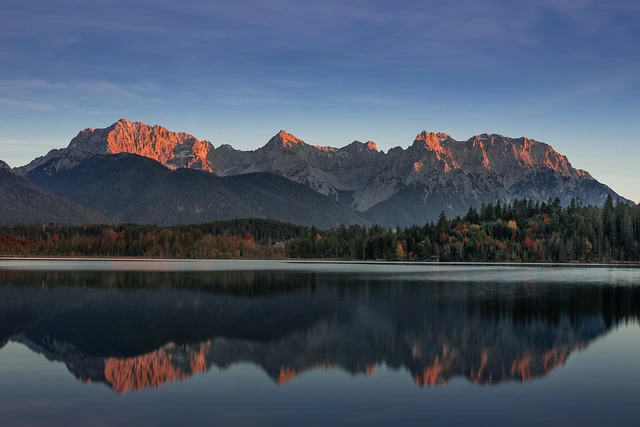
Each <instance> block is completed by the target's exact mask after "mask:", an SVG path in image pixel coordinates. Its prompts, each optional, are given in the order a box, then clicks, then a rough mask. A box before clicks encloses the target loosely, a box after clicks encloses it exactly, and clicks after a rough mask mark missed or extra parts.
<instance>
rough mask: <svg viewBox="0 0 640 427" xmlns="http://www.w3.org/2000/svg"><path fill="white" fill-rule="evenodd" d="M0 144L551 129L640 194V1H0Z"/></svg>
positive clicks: (626, 189)
mask: <svg viewBox="0 0 640 427" xmlns="http://www.w3.org/2000/svg"><path fill="white" fill-rule="evenodd" d="M0 64H2V66H1V67H0V159H2V160H5V161H6V162H7V163H9V164H10V165H12V166H18V165H21V164H24V163H26V162H28V161H29V160H31V159H33V158H34V157H36V156H39V155H43V154H45V153H46V152H47V151H48V150H49V149H51V148H57V147H62V146H66V145H67V144H68V142H69V140H70V139H71V138H72V137H73V136H75V134H76V133H77V132H78V131H79V130H81V129H83V128H86V127H105V126H108V125H109V124H111V123H113V122H114V121H116V120H117V119H119V118H121V117H127V118H128V119H130V120H135V121H144V122H146V123H149V124H161V125H163V126H166V127H168V128H170V129H172V130H179V131H187V132H190V133H192V134H194V135H195V136H197V137H198V138H201V139H208V140H210V141H212V143H213V144H214V145H215V146H218V145H220V144H223V143H226V144H231V145H233V146H234V147H236V148H240V149H254V148H257V147H258V146H261V145H263V144H264V143H265V142H266V141H267V140H268V139H269V138H270V137H271V136H272V135H273V134H275V133H276V132H277V131H278V130H280V129H286V130H287V131H289V132H292V133H294V134H295V135H296V136H298V137H300V138H302V139H304V140H305V141H307V142H308V143H312V144H316V145H333V146H343V145H346V144H348V143H349V142H351V141H353V140H355V139H358V140H362V141H366V140H373V141H376V142H377V143H378V146H379V148H381V149H384V150H387V149H389V148H391V147H394V146H398V145H400V146H403V147H406V146H408V145H410V144H411V142H412V141H413V138H414V136H415V135H416V134H417V133H418V132H420V131H421V130H423V129H426V130H429V131H442V132H447V133H449V134H451V135H452V136H453V137H454V138H456V139H467V138H469V137H471V136H472V135H474V134H478V133H482V132H496V133H501V134H504V135H508V136H513V137H518V136H528V137H530V138H533V139H537V140H541V141H545V142H547V143H549V144H551V145H552V146H554V147H555V148H556V149H557V150H558V151H559V152H561V153H562V154H565V155H567V156H568V157H569V159H570V160H571V162H572V163H573V165H574V166H576V167H580V168H583V169H586V170H588V171H590V172H591V173H592V174H593V175H594V176H595V177H596V178H597V179H599V180H601V181H602V182H605V183H606V184H608V185H610V186H611V187H613V189H614V190H616V191H618V192H619V193H621V194H622V195H624V196H626V197H629V198H631V199H633V200H636V201H640V185H639V184H638V183H640V168H639V167H638V159H640V138H639V135H640V1H636V0H627V1H616V0H610V1H599V0H527V1H516V0H496V1H485V0H458V1H446V2H445V1H425V0H423V1H395V2H390V1H377V0H370V1H360V0H342V1H322V0H315V1H308V2H305V1H292V0H270V1H253V0H235V1H233V2H228V1H205V0H182V1H173V0H127V1H123V0H19V1H17V0H3V1H2V3H0Z"/></svg>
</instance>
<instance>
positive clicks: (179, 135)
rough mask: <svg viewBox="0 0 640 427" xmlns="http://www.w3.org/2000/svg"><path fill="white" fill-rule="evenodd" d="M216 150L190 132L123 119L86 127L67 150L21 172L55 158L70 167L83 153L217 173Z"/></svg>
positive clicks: (62, 164) (63, 165) (26, 167)
mask: <svg viewBox="0 0 640 427" xmlns="http://www.w3.org/2000/svg"><path fill="white" fill-rule="evenodd" d="M212 151H213V145H212V144H211V143H210V142H209V141H204V140H202V141H201V140H199V139H197V138H196V137H194V136H193V135H190V134H188V133H186V132H172V131H170V130H168V129H167V128H164V127H162V126H159V125H154V126H150V125H147V124H145V123H142V122H132V121H130V120H128V119H126V118H122V119H120V120H118V121H117V122H115V123H113V124H112V125H110V126H108V127H106V128H102V129H94V128H86V129H84V130H82V131H80V132H79V133H78V135H77V136H76V137H75V138H73V139H72V140H71V142H70V143H69V146H68V147H67V148H65V149H60V150H52V151H50V152H49V153H48V154H47V155H46V156H43V157H40V158H38V159H36V160H34V161H33V162H31V163H29V164H28V165H27V166H25V167H23V168H20V172H22V173H28V172H29V171H30V170H32V169H34V168H36V167H38V166H40V165H42V164H44V163H46V162H48V161H50V160H52V159H59V161H58V162H57V163H59V164H58V166H57V167H62V168H69V167H72V166H73V164H72V163H70V162H65V161H64V160H69V159H70V158H71V157H76V158H77V157H79V154H78V153H82V154H83V156H84V157H87V156H90V155H96V154H119V153H130V154H138V155H140V156H144V157H148V158H150V159H153V160H156V161H158V162H160V163H162V164H163V165H165V166H167V167H168V168H171V169H177V168H192V169H199V170H203V171H207V172H213V167H212V165H211V161H210V159H209V157H210V153H211V152H212Z"/></svg>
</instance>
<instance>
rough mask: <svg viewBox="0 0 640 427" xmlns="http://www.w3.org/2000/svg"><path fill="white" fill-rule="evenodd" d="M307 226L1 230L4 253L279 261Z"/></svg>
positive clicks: (235, 223) (258, 223)
mask: <svg viewBox="0 0 640 427" xmlns="http://www.w3.org/2000/svg"><path fill="white" fill-rule="evenodd" d="M307 230H308V229H307V228H306V227H300V226H297V225H293V224H288V223H282V222H278V221H273V220H264V219H237V220H232V221H220V222H214V223H209V224H201V225H188V226H177V227H157V226H149V225H134V224H122V225H113V226H112V225H87V226H74V227H59V226H53V225H24V226H15V227H11V228H9V227H3V228H0V254H3V255H20V256H30V255H39V256H80V257H83V256H92V257H115V256H119V257H128V256H130V257H149V258H273V257H283V256H284V255H285V252H284V247H285V244H284V242H285V241H287V240H289V239H292V238H296V237H298V236H302V235H304V234H305V233H306V232H307Z"/></svg>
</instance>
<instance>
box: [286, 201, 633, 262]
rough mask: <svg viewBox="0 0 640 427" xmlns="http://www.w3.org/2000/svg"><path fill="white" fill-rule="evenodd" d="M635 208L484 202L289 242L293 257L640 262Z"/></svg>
mask: <svg viewBox="0 0 640 427" xmlns="http://www.w3.org/2000/svg"><path fill="white" fill-rule="evenodd" d="M639 242H640V206H636V205H632V204H626V203H621V202H618V203H615V204H614V202H613V200H612V198H611V196H609V197H608V198H607V200H606V202H605V204H604V206H603V207H594V206H583V204H582V203H581V202H580V201H579V200H573V201H572V202H571V204H570V205H569V206H567V207H562V206H561V204H560V199H558V198H556V199H555V200H549V201H548V202H545V203H539V202H534V201H532V200H515V201H514V202H513V203H511V204H506V205H502V204H501V203H500V202H498V203H496V204H492V203H490V204H483V205H482V206H481V207H480V208H479V209H475V208H469V211H468V212H467V214H466V215H465V216H464V217H456V218H452V219H449V218H447V217H446V215H445V214H444V213H442V214H441V215H440V218H439V219H438V221H437V222H435V223H430V224H425V225H423V226H412V227H407V228H400V227H397V228H396V229H392V230H389V229H385V228H383V227H380V226H373V227H371V228H366V227H361V226H351V227H344V226H340V227H338V228H336V229H334V230H329V231H327V232H318V231H317V230H313V229H312V230H310V231H309V234H308V235H307V236H304V237H299V238H297V239H294V240H293V241H291V242H290V243H289V244H288V245H287V255H288V256H289V257H292V258H298V257H299V258H337V259H357V260H400V261H405V260H410V261H423V260H435V259H437V260H440V261H462V262H480V261H487V262H573V261H580V262H609V261H636V262H637V261H640V249H639Z"/></svg>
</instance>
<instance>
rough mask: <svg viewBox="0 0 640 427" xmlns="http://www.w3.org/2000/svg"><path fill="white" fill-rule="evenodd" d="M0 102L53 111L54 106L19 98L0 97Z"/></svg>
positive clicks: (36, 109) (11, 105) (19, 106)
mask: <svg viewBox="0 0 640 427" xmlns="http://www.w3.org/2000/svg"><path fill="white" fill-rule="evenodd" d="M0 104H2V105H8V106H10V107H17V108H23V109H26V110H32V111H53V110H55V107H54V106H53V105H51V104H47V103H44V102H34V101H25V100H20V99H11V98H0Z"/></svg>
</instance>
